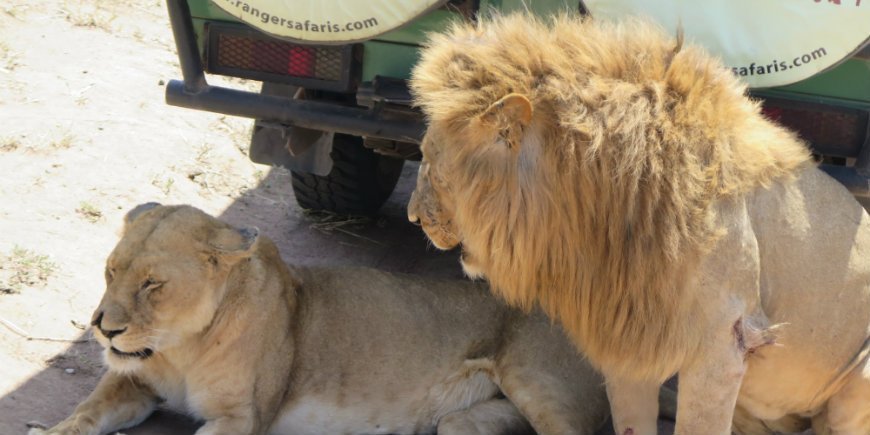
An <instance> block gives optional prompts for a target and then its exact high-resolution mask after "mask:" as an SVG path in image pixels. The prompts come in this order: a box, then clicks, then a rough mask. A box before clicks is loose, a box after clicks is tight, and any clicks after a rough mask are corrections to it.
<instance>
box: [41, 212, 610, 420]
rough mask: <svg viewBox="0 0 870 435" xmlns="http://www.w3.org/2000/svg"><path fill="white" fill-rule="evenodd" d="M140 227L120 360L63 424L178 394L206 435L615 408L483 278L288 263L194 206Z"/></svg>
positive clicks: (116, 324)
mask: <svg viewBox="0 0 870 435" xmlns="http://www.w3.org/2000/svg"><path fill="white" fill-rule="evenodd" d="M143 208H145V209H147V208H148V207H143ZM128 220H129V222H128V224H127V226H126V228H125V234H124V236H123V238H122V239H121V241H120V242H119V244H118V246H117V247H116V248H115V250H114V252H113V253H112V255H111V256H110V257H109V260H108V261H107V281H108V286H107V291H106V294H105V296H104V298H103V301H102V303H101V304H100V307H99V308H98V309H97V311H96V312H95V313H94V326H95V336H96V337H97V339H98V340H99V341H100V343H101V344H103V345H104V346H105V347H106V353H105V356H106V360H107V363H108V367H109V371H108V372H107V373H106V375H105V376H104V378H103V379H102V380H101V382H100V384H99V385H98V386H97V389H96V390H95V391H94V393H92V394H91V396H90V397H89V398H88V399H87V400H86V401H85V402H83V403H82V404H81V405H79V406H78V407H77V408H76V411H75V412H74V413H73V415H72V416H70V417H69V418H68V419H66V420H65V421H63V422H61V423H60V424H59V425H58V426H56V427H55V428H52V429H50V430H48V432H47V433H50V434H65V433H76V434H79V433H81V434H99V433H107V432H111V431H113V430H117V429H119V428H124V427H129V426H132V425H135V424H138V423H139V422H140V421H142V420H143V419H144V418H145V417H147V416H148V415H149V414H150V413H151V412H152V410H153V409H154V406H155V405H156V404H157V402H158V400H160V399H165V400H166V401H167V402H168V404H169V405H170V406H172V407H174V408H176V409H179V410H182V411H185V412H188V413H190V414H192V415H194V416H196V417H198V418H201V419H202V420H205V425H204V426H203V427H202V428H200V430H199V431H198V432H197V433H198V434H218V433H221V434H233V435H238V434H260V433H274V434H293V435H303V434H416V433H434V432H435V430H436V429H437V430H438V433H439V434H457V435H459V434H471V433H481V434H490V433H491V434H500V433H511V432H509V431H510V430H515V431H522V430H526V429H528V427H529V425H528V423H527V422H526V419H525V418H524V417H523V415H525V416H526V417H527V418H528V420H529V421H530V423H531V424H532V426H534V428H535V429H537V430H538V431H539V432H541V433H544V434H567V433H577V434H589V433H592V432H593V431H594V430H595V429H596V428H598V427H599V426H600V425H601V424H602V423H603V421H604V419H605V418H606V416H607V405H606V398H605V394H604V391H603V387H602V380H601V379H600V378H599V377H598V375H596V374H595V373H594V372H593V371H592V370H591V368H590V367H589V366H588V365H586V364H585V362H583V360H582V358H581V357H579V356H578V355H577V353H576V351H575V350H574V347H573V346H572V345H571V343H570V342H569V341H567V339H566V338H565V337H564V335H563V333H562V332H561V330H560V329H559V328H558V327H555V326H553V325H551V323H550V322H549V320H547V319H546V318H545V317H544V316H543V315H540V314H534V315H531V316H525V315H522V314H521V313H519V312H517V311H514V310H511V309H509V308H506V306H504V305H503V304H500V303H498V302H497V301H496V300H495V299H494V298H492V297H491V296H489V295H488V293H487V290H486V289H485V287H484V286H482V285H480V284H474V283H470V282H464V281H448V280H437V279H427V278H422V277H412V276H403V275H393V274H388V273H384V272H380V271H376V270H366V269H344V270H329V269H311V268H301V267H300V268H288V267H287V266H286V265H285V264H284V263H283V262H282V260H281V258H280V256H279V254H278V251H277V249H276V248H275V246H274V245H273V244H272V243H271V242H270V241H269V240H268V239H266V238H265V237H257V235H256V232H254V231H247V230H241V231H239V230H236V229H234V228H232V227H230V226H228V225H227V224H225V223H223V222H220V221H218V220H216V219H214V218H212V217H210V216H207V215H205V214H204V213H202V212H200V211H199V210H196V209H194V208H191V207H163V206H154V207H153V208H151V209H147V210H142V208H140V209H137V210H134V211H133V212H131V214H130V215H129V218H128ZM109 338H111V340H109ZM119 352H125V353H127V354H126V355H119ZM134 352H138V356H137V355H130V354H131V353H134ZM144 355H147V357H146V358H141V356H144ZM500 392H503V393H504V395H506V396H507V397H508V398H509V399H510V401H509V400H507V399H504V398H500V395H499V394H500ZM34 432H36V433H41V432H39V431H34Z"/></svg>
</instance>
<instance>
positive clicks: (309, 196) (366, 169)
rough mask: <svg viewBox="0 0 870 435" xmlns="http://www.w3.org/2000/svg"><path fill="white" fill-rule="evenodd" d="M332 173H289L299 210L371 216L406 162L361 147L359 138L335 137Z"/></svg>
mask: <svg viewBox="0 0 870 435" xmlns="http://www.w3.org/2000/svg"><path fill="white" fill-rule="evenodd" d="M330 156H331V157H332V162H333V163H332V171H330V173H329V175H326V176H320V175H314V174H308V173H304V172H296V171H293V172H292V179H293V181H292V183H293V192H294V193H295V194H296V202H297V203H298V204H299V206H300V207H302V208H304V209H308V210H325V211H330V212H334V213H339V214H353V215H372V214H375V213H376V212H377V211H378V209H379V208H380V207H381V205H383V204H384V202H385V201H386V200H387V198H388V197H389V196H390V194H391V193H392V192H393V189H394V188H395V187H396V183H397V182H398V181H399V175H401V173H402V165H404V163H405V161H404V160H400V159H395V158H392V157H387V156H383V155H380V154H377V153H375V152H374V151H372V150H370V149H368V148H365V147H363V145H362V138H360V137H356V136H348V135H343V134H336V135H335V139H334V140H333V143H332V152H331V153H330Z"/></svg>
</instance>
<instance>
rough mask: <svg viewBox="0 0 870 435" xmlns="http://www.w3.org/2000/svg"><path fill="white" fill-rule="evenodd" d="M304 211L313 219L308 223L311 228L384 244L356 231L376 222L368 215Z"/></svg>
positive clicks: (308, 217)
mask: <svg viewBox="0 0 870 435" xmlns="http://www.w3.org/2000/svg"><path fill="white" fill-rule="evenodd" d="M302 213H303V214H304V215H305V217H306V218H307V219H308V220H310V221H312V223H311V224H310V225H308V227H309V228H311V229H314V230H317V231H320V232H322V233H324V234H330V235H331V234H333V233H334V232H339V233H344V234H347V235H349V236H352V237H356V238H358V239H362V240H365V241H367V242H371V243H374V244H376V245H382V243H381V242H379V241H377V240H374V239H371V238H369V237H366V236H363V235H362V234H359V233H358V232H356V231H359V230H362V229H364V228H365V227H367V226H369V225H371V224H372V223H374V220H372V219H371V218H369V217H367V216H352V215H342V214H337V213H333V212H329V211H324V210H303V212H302Z"/></svg>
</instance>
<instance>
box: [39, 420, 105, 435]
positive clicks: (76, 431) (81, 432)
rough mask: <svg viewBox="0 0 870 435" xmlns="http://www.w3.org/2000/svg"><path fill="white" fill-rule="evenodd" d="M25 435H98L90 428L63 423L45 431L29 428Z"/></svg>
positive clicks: (43, 429) (40, 428)
mask: <svg viewBox="0 0 870 435" xmlns="http://www.w3.org/2000/svg"><path fill="white" fill-rule="evenodd" d="M27 435H99V434H98V433H97V432H95V431H93V430H92V429H91V428H83V427H80V426H79V425H77V424H75V423H74V422H69V421H63V422H61V423H59V424H58V425H57V426H55V427H52V428H49V429H46V428H42V427H33V426H31V427H30V430H29V431H27Z"/></svg>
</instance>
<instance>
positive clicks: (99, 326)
mask: <svg viewBox="0 0 870 435" xmlns="http://www.w3.org/2000/svg"><path fill="white" fill-rule="evenodd" d="M102 324H103V312H102V311H100V312H99V313H98V314H97V316H96V317H94V320H91V325H93V326H96V327H97V329H99V330H100V332H102V333H103V335H105V336H106V338H108V339H109V340H111V339H112V337H114V336H116V335H119V334H123V333H124V331H126V330H127V328H122V329H103V326H102Z"/></svg>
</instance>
